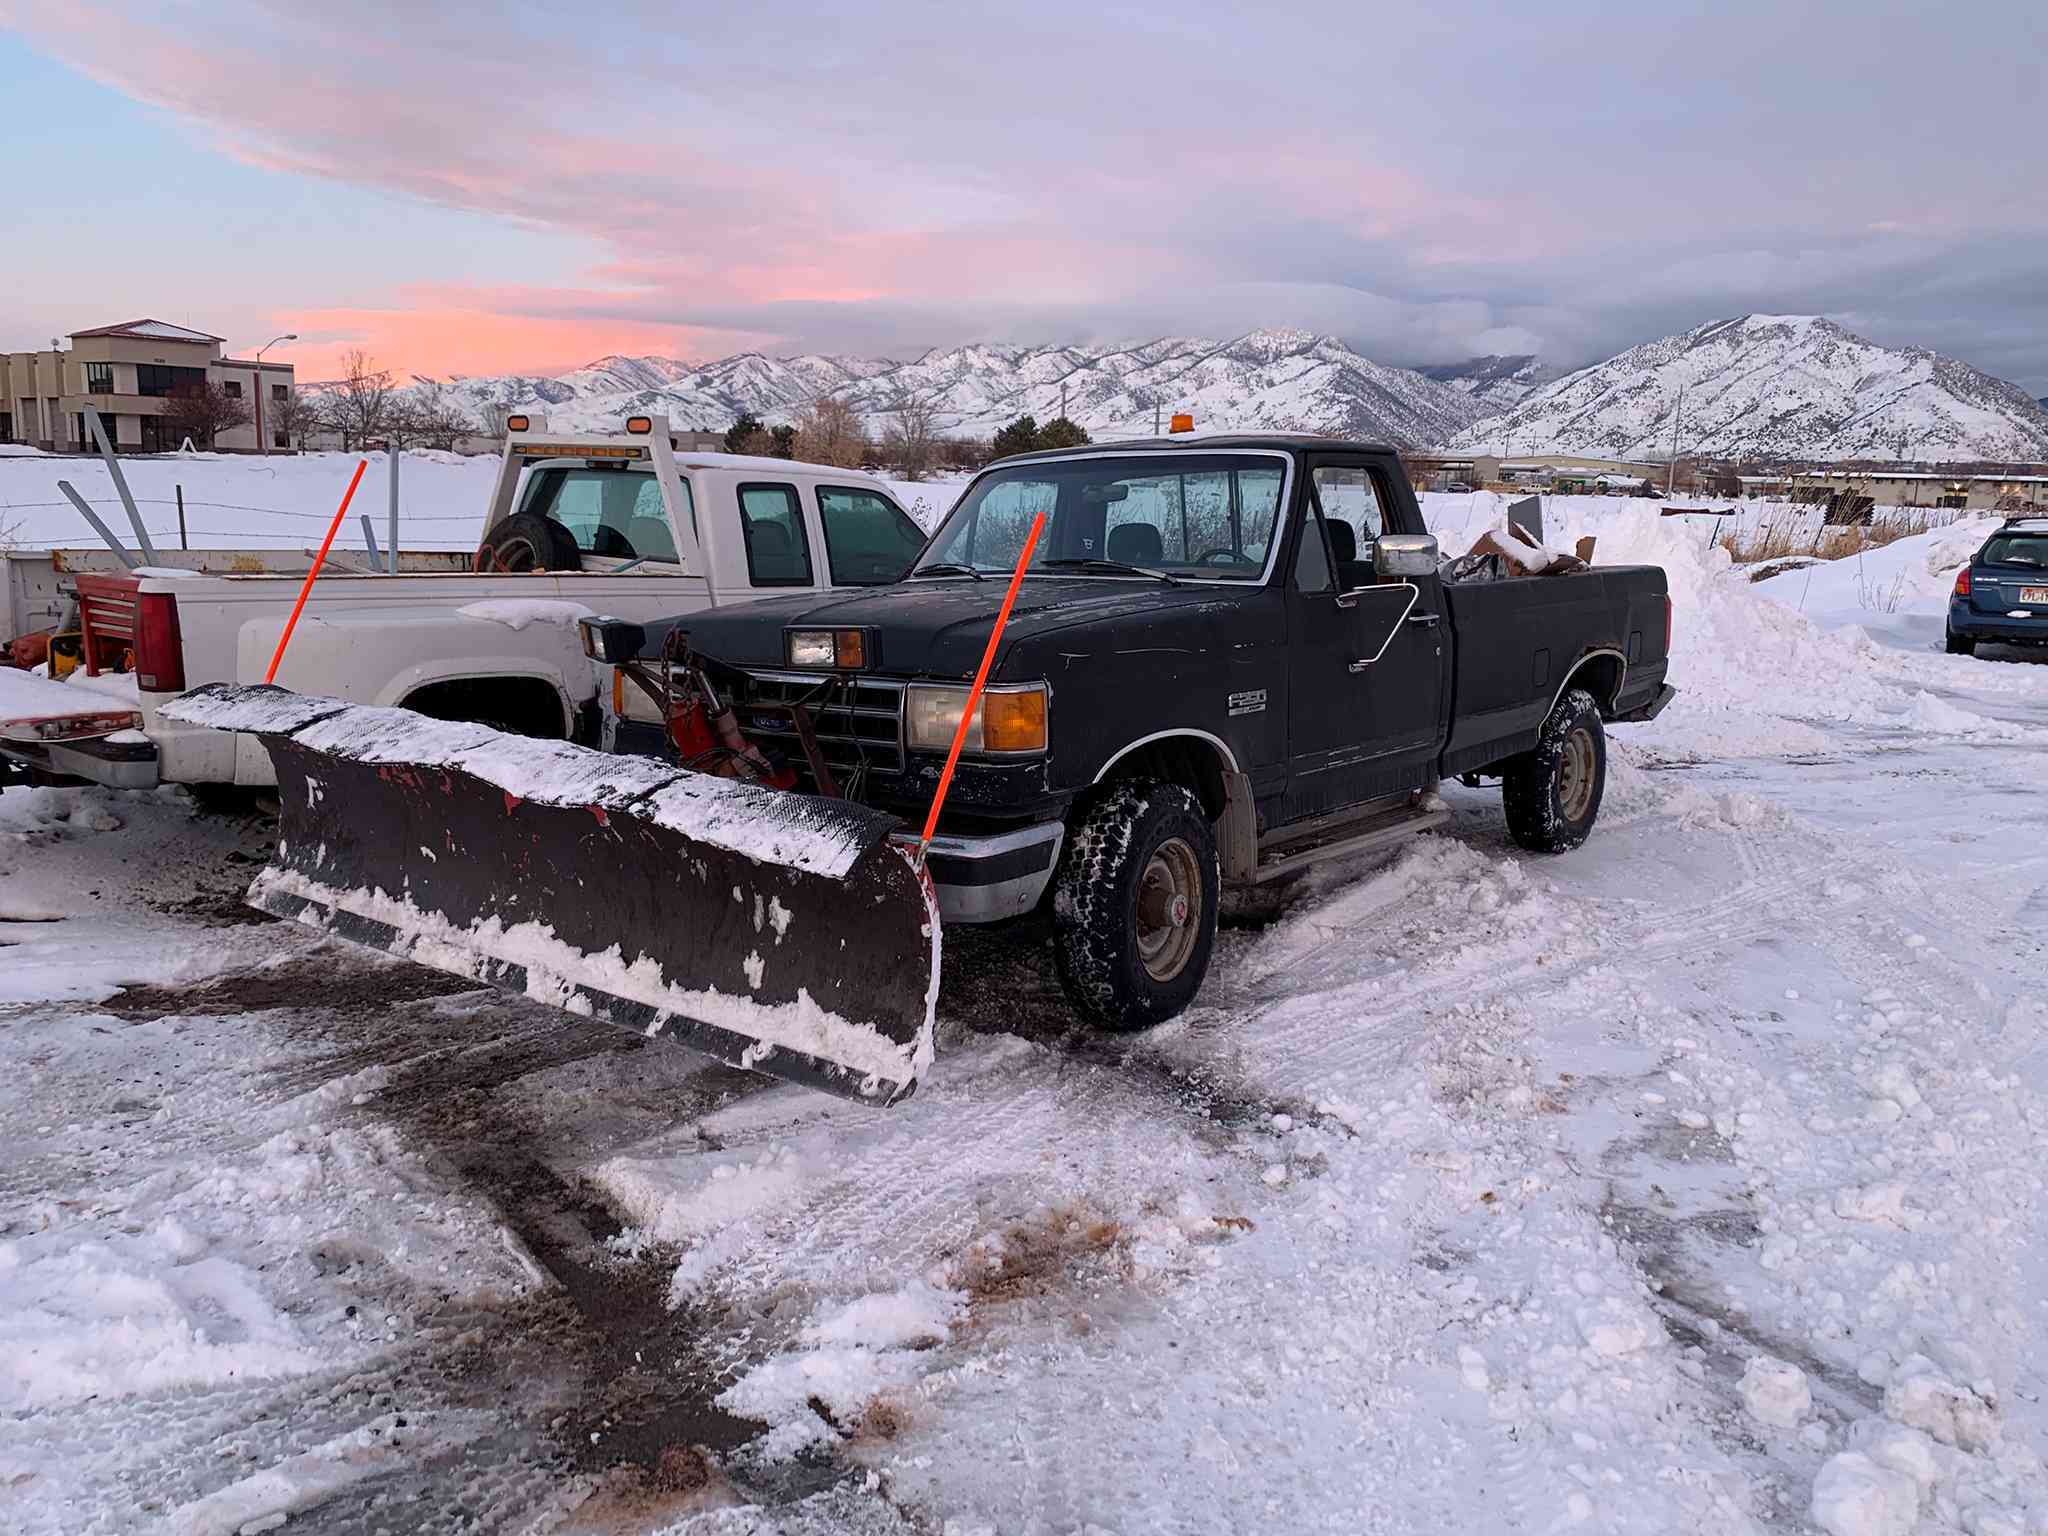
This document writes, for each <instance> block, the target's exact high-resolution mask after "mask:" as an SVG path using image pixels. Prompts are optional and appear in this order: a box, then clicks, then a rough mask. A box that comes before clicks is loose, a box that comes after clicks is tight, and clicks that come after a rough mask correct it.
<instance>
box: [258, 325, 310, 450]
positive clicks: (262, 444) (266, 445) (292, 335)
mask: <svg viewBox="0 0 2048 1536" xmlns="http://www.w3.org/2000/svg"><path fill="white" fill-rule="evenodd" d="M298 339H299V333H298V332H297V331H287V332H286V333H285V334H284V335H282V336H273V337H271V338H270V340H268V341H266V342H265V343H263V345H262V346H260V347H258V348H257V349H256V451H257V452H258V453H262V454H267V453H269V452H270V439H269V438H267V437H265V436H264V435H263V354H264V353H266V352H268V351H269V350H270V349H271V348H272V347H274V346H276V345H277V344H278V343H279V342H280V341H297V340H298Z"/></svg>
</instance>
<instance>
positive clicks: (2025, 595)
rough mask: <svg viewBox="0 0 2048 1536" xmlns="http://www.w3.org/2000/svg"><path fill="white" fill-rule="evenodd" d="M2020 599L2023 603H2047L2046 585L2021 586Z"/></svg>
mask: <svg viewBox="0 0 2048 1536" xmlns="http://www.w3.org/2000/svg"><path fill="white" fill-rule="evenodd" d="M2020 601H2021V602H2023V603H2048V587H2021V588H2020Z"/></svg>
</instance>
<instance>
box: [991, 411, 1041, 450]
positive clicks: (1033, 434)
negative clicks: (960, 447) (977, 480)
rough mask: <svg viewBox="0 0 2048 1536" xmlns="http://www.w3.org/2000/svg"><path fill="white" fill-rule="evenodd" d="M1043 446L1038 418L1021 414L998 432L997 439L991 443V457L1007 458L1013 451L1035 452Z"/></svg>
mask: <svg viewBox="0 0 2048 1536" xmlns="http://www.w3.org/2000/svg"><path fill="white" fill-rule="evenodd" d="M1041 446H1043V445H1042V444H1041V443H1040V441H1039V436H1038V420H1037V418H1036V417H1033V416H1019V417H1018V418H1017V419H1016V420H1015V421H1013V422H1011V423H1010V424H1009V425H1008V426H1007V427H1005V428H1003V430H1002V431H1000V432H998V433H997V434H996V440H995V441H994V442H993V443H992V444H990V445H989V457H990V458H992V459H1007V458H1008V457H1010V455H1011V454H1013V453H1033V452H1035V451H1037V449H1038V448H1040V447H1041Z"/></svg>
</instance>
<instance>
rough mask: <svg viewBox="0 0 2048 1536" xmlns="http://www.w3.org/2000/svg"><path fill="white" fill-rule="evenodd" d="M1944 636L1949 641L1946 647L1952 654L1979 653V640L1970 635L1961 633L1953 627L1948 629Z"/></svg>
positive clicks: (1966, 654) (1972, 654)
mask: <svg viewBox="0 0 2048 1536" xmlns="http://www.w3.org/2000/svg"><path fill="white" fill-rule="evenodd" d="M1943 638H1944V640H1945V641H1946V642H1947V644H1946V646H1945V649H1946V650H1947V651H1948V653H1949V655H1951V656H1974V655H1976V654H1977V642H1976V641H1974V640H1972V639H1971V638H1970V637H1969V636H1968V635H1959V634H1957V633H1956V632H1955V631H1954V630H1952V629H1951V630H1949V631H1947V633H1946V634H1945V635H1944V636H1943Z"/></svg>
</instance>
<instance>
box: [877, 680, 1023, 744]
mask: <svg viewBox="0 0 2048 1536" xmlns="http://www.w3.org/2000/svg"><path fill="white" fill-rule="evenodd" d="M967 692H968V690H967V689H965V688H963V687H960V686H959V685H958V684H954V683H912V684H911V685H910V687H909V689H908V690H907V691H906V694H905V697H904V701H903V711H904V726H905V729H906V731H907V732H908V734H909V737H910V747H911V750H912V751H914V752H945V751H949V750H951V748H952V745H953V733H954V732H955V731H957V730H958V729H959V728H960V712H961V711H962V710H963V709H965V708H966V707H967ZM1045 703H1046V693H1045V684H1043V683H1006V684H1003V685H1002V686H1000V687H994V688H984V689H983V690H982V694H981V702H980V703H979V704H978V705H976V706H975V710H974V718H973V719H972V720H970V721H968V722H967V740H966V742H965V743H964V744H963V745H962V747H961V750H962V751H963V752H980V753H1012V752H1043V751H1044V750H1045V744H1046V708H1045Z"/></svg>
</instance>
